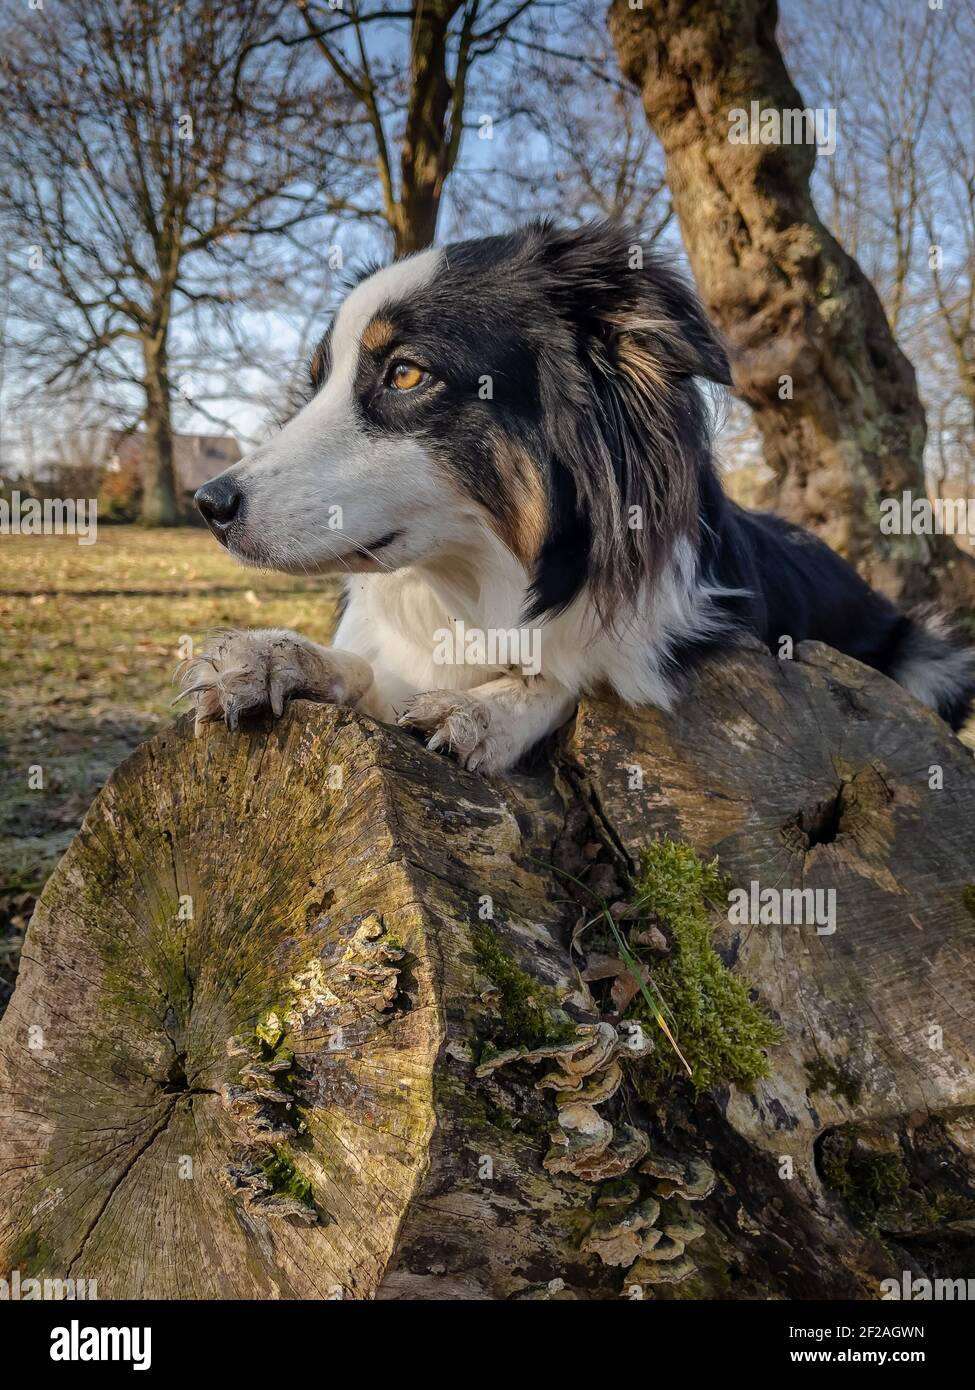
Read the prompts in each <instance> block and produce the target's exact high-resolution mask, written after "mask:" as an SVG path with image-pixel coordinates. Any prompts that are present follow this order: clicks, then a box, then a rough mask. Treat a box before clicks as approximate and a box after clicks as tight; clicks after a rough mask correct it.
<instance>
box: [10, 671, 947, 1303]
mask: <svg viewBox="0 0 975 1390" xmlns="http://www.w3.org/2000/svg"><path fill="white" fill-rule="evenodd" d="M190 725H191V721H190V720H188V719H185V720H182V721H180V723H179V724H177V725H176V726H175V727H173V728H171V729H170V730H168V731H167V732H165V733H163V734H161V735H159V736H158V737H156V738H155V739H153V740H152V741H151V742H149V743H147V744H146V745H144V746H143V747H142V748H141V749H139V750H138V751H137V752H136V754H135V755H134V756H133V757H132V758H131V759H129V761H128V762H126V763H125V764H123V765H122V767H121V768H119V770H118V771H117V772H116V774H115V775H114V777H113V778H112V780H111V781H110V783H109V784H108V785H107V787H106V788H105V789H104V791H103V792H102V793H101V795H100V796H99V798H98V799H97V801H96V802H95V804H94V805H93V807H92V809H91V811H90V812H89V814H88V817H87V818H86V821H85V824H84V826H83V828H82V830H81V831H80V833H79V835H78V837H77V839H76V840H75V842H74V844H73V845H72V847H71V849H70V850H69V852H68V854H67V855H66V856H65V858H64V860H63V861H62V863H61V865H60V866H59V868H58V869H57V871H56V872H55V874H54V875H53V877H52V878H51V880H50V881H49V883H48V885H47V887H46V888H45V890H44V893H43V895H42V898H41V901H40V904H39V906H38V908H37V911H36V912H35V915H34V919H33V921H32V923H31V926H30V930H29V933H28V937H27V941H26V944H25V948H24V956H23V965H22V969H21V974H20V979H19V981H18V984H17V988H16V990H15V993H14V997H13V999H12V1001H11V1004H10V1006H9V1008H8V1010H7V1013H6V1015H5V1016H4V1018H3V1020H2V1022H0V1094H2V1096H3V1098H4V1100H3V1105H2V1111H0V1271H3V1272H4V1274H5V1275H6V1272H7V1271H10V1272H12V1271H14V1270H18V1271H19V1272H20V1273H19V1277H20V1279H21V1281H23V1280H25V1279H27V1278H32V1277H37V1278H43V1277H47V1278H51V1279H54V1278H61V1279H63V1278H66V1277H71V1278H75V1279H88V1280H91V1279H94V1280H96V1281H97V1292H98V1296H99V1297H102V1298H104V1297H109V1296H115V1297H132V1298H145V1297H161V1298H166V1297H177V1298H202V1297H219V1298H252V1297H261V1298H263V1297H269V1296H280V1297H285V1298H298V1297H311V1298H339V1297H345V1298H357V1299H358V1298H374V1297H375V1298H384V1299H389V1298H392V1299H427V1298H431V1299H441V1298H443V1299H508V1298H514V1299H547V1298H556V1299H601V1298H615V1297H621V1296H623V1297H630V1298H639V1297H654V1298H669V1297H688V1296H698V1297H786V1298H789V1297H840V1296H854V1297H864V1298H875V1297H877V1296H878V1293H879V1283H878V1281H879V1280H881V1279H883V1278H895V1279H897V1280H900V1279H901V1277H902V1271H903V1270H905V1269H906V1270H910V1271H913V1272H914V1273H915V1274H922V1273H927V1274H929V1275H938V1276H939V1277H940V1276H941V1275H944V1276H948V1275H950V1274H952V1272H953V1271H957V1272H959V1273H964V1264H965V1260H966V1259H970V1255H971V1248H972V1230H973V1228H975V1227H973V1217H975V1010H973V1008H972V997H971V996H972V980H973V979H975V901H973V900H975V889H972V887H971V886H970V883H969V880H970V876H971V864H972V862H973V857H975V773H973V770H972V767H971V759H970V757H969V756H967V755H966V753H965V751H964V749H963V748H962V747H961V745H960V744H959V743H957V741H956V740H954V739H953V738H952V737H951V735H950V734H949V732H948V730H947V729H946V727H945V726H944V725H943V724H942V723H941V722H940V721H939V720H938V719H937V718H936V717H935V716H934V715H933V714H931V713H930V712H929V711H927V710H925V709H923V708H922V707H921V706H919V705H917V704H916V703H915V702H914V701H913V700H912V699H911V698H910V697H909V696H908V695H906V694H905V693H904V692H903V691H902V690H901V689H900V688H899V687H897V686H894V685H892V684H891V683H890V682H889V681H887V680H886V679H885V678H884V677H882V676H879V675H877V674H875V673H873V672H871V671H867V670H866V669H865V668H863V667H861V666H859V665H857V664H856V663H855V662H852V661H849V660H847V659H845V658H841V657H838V656H836V655H835V654H832V653H829V652H827V651H826V649H824V648H821V647H818V646H816V645H810V646H808V647H802V648H800V649H799V653H798V659H797V660H795V661H781V662H777V661H775V660H774V659H772V658H771V657H770V656H769V655H768V654H767V653H764V652H759V651H752V650H746V651H743V652H742V653H741V654H740V655H738V656H737V657H735V658H734V659H732V660H730V661H727V662H725V663H723V664H720V665H709V666H706V667H705V668H704V669H703V670H702V673H701V675H700V679H699V683H698V688H697V690H696V692H695V694H694V696H693V697H692V698H689V699H688V700H687V701H686V702H685V703H684V704H683V705H682V707H681V709H680V710H679V711H678V712H677V713H675V714H673V715H666V714H663V713H660V712H659V711H654V710H623V709H621V708H619V707H618V706H614V705H610V704H601V703H591V704H587V705H584V706H583V708H582V709H581V710H580V712H579V715H578V717H577V719H576V721H575V724H574V727H573V728H572V729H570V730H568V731H567V732H566V734H565V736H564V740H563V743H562V746H561V748H560V749H559V750H557V751H556V753H555V755H554V757H553V759H552V760H551V761H544V760H542V761H541V762H540V765H539V767H538V768H537V769H536V770H535V771H534V772H533V773H532V774H531V775H522V776H517V777H512V778H508V779H504V780H498V781H496V782H490V783H489V782H486V781H483V780H480V779H479V778H477V777H476V776H473V775H471V774H468V773H465V772H462V771H460V770H458V768H457V767H456V766H455V765H454V764H453V763H451V762H450V761H449V760H447V759H445V758H442V757H440V756H435V755H432V754H429V753H428V752H426V750H424V749H423V748H422V747H421V746H420V745H419V744H418V743H416V742H414V741H412V740H411V739H410V738H409V737H408V736H406V735H405V734H403V733H402V732H400V731H397V730H392V729H388V728H385V727H383V726H379V725H376V724H374V723H372V722H371V721H368V720H365V719H361V718H359V717H358V716H356V715H354V714H352V713H350V712H347V711H343V710H335V709H329V708H321V707H311V706H309V705H307V704H298V705H296V706H295V707H294V708H293V709H291V710H290V711H289V712H288V713H287V715H286V717H285V718H284V719H283V720H282V721H281V722H280V723H278V724H277V725H276V726H274V727H258V728H255V729H253V730H251V731H249V732H244V733H241V734H239V735H237V736H231V735H229V734H228V733H227V732H226V731H224V730H223V729H213V730H212V731H208V732H207V733H206V735H205V736H202V737H201V738H199V739H196V740H194V739H193V738H192V737H191V731H190ZM934 768H938V769H940V774H939V776H938V777H934V774H933V772H932V769H934ZM933 782H937V784H938V786H939V789H938V790H933V789H931V788H932V784H933ZM663 836H669V837H670V846H671V848H673V846H675V845H677V844H678V843H679V842H682V843H684V844H686V845H688V846H690V847H692V848H693V850H694V851H696V852H697V854H699V855H702V856H705V857H710V856H711V855H713V854H714V853H716V852H717V853H719V854H720V856H721V863H722V867H723V869H724V870H725V871H726V872H727V873H729V874H730V875H731V878H732V879H733V881H734V882H735V883H737V884H739V885H742V886H744V887H746V888H747V887H748V885H749V884H750V882H751V880H753V879H760V880H761V881H762V884H763V886H764V885H766V884H768V885H775V886H777V887H792V886H806V887H813V888H827V887H832V888H835V890H836V893H837V910H836V922H835V924H836V930H835V932H833V933H821V932H817V930H816V929H815V927H813V926H810V925H806V926H799V927H796V926H767V925H760V924H752V925H750V926H748V927H747V928H745V929H742V928H740V927H736V926H733V925H732V924H731V922H730V921H729V920H728V918H727V916H726V915H724V914H723V913H721V912H717V913H715V915H714V917H713V920H712V928H713V931H714V933H715V937H714V940H715V945H716V947H717V949H718V952H719V954H720V957H721V960H720V961H717V958H715V960H716V964H717V968H718V976H719V977H718V978H717V979H714V978H712V983H711V986H709V988H711V989H712V990H716V992H715V993H713V995H712V996H711V997H710V998H709V999H708V1010H709V1012H711V1013H714V1012H715V1011H716V1010H717V1009H718V1000H719V996H720V994H721V992H722V981H723V980H724V979H725V976H726V975H730V978H732V979H737V980H740V981H742V982H744V983H745V984H746V985H747V986H748V988H749V990H750V991H751V992H752V996H753V1000H756V1001H758V1002H757V1003H749V1004H748V1005H747V1008H749V1009H752V1008H757V1007H758V1006H759V1005H761V1006H762V1007H764V1008H765V1009H766V1010H768V1011H769V1013H770V1014H771V1016H772V1017H773V1018H774V1019H775V1020H776V1021H777V1024H778V1027H779V1029H780V1030H781V1039H780V1041H778V1042H777V1043H775V1044H774V1045H773V1046H771V1048H770V1050H769V1053H768V1075H767V1077H766V1078H765V1079H764V1080H759V1081H757V1082H754V1083H750V1084H749V1085H748V1086H746V1085H745V1084H743V1083H742V1084H738V1083H729V1082H728V1081H727V1080H723V1079H721V1078H720V1077H719V1078H716V1079H715V1080H714V1081H713V1084H711V1085H710V1086H709V1087H708V1088H707V1089H704V1090H701V1091H700V1092H699V1093H697V1092H695V1090H694V1089H693V1088H692V1086H691V1085H690V1083H689V1082H688V1081H686V1080H682V1079H680V1076H679V1075H676V1074H675V1070H676V1071H678V1072H679V1067H677V1066H676V1054H675V1053H673V1052H672V1050H671V1047H670V1044H669V1043H668V1042H667V1040H666V1038H665V1037H664V1035H663V1033H662V1032H660V1031H659V1030H657V1029H656V1028H655V1027H653V1026H648V1025H647V1024H646V1023H640V1022H638V1021H635V1020H634V1019H633V1018H630V1019H621V1018H620V1016H619V1013H618V1007H624V1004H623V1003H622V1002H621V1001H620V1000H619V999H618V998H617V997H616V996H615V994H613V995H610V993H609V985H610V977H611V976H613V968H609V969H608V974H607V966H606V956H605V954H600V952H599V950H597V949H596V947H595V945H594V937H595V936H596V935H598V933H599V931H600V927H599V923H598V922H597V923H596V925H595V926H594V925H592V924H591V922H592V919H593V917H594V915H595V916H596V917H597V918H599V917H600V914H599V912H598V911H597V910H596V909H595V908H594V906H593V902H592V901H591V900H590V892H593V893H596V894H598V895H599V896H600V897H601V898H603V899H605V900H606V901H608V902H610V903H616V904H618V906H617V907H615V908H614V911H615V913H616V917H617V918H618V920H619V921H620V923H621V926H622V929H623V930H624V931H628V932H629V934H630V943H631V949H632V950H633V951H642V950H643V947H642V946H640V945H639V942H638V938H639V940H641V941H647V942H651V943H654V944H653V945H652V952H653V953H654V954H653V955H652V956H651V957H647V959H648V960H649V962H650V963H649V973H650V975H651V976H652V977H653V978H656V979H659V980H660V981H661V982H663V981H664V979H665V976H664V974H663V973H662V972H663V971H664V969H665V967H667V963H668V962H670V967H671V968H672V967H674V966H675V965H679V964H680V961H679V959H678V957H680V959H683V954H682V953H683V949H684V948H683V946H681V947H680V950H679V951H678V946H677V944H676V943H677V942H678V940H679V935H678V925H679V919H680V916H681V913H682V912H684V907H683V906H682V903H681V902H677V903H676V905H674V904H671V906H670V907H660V908H659V910H658V909H655V910H654V916H653V918H652V920H645V921H641V920H639V919H638V918H637V917H635V916H634V913H635V911H636V909H635V908H634V907H633V906H632V893H633V890H632V888H631V887H630V878H631V876H632V875H634V874H636V873H638V872H639V869H638V861H639V857H640V854H641V851H642V850H643V849H644V848H645V847H646V846H648V845H650V844H651V843H653V842H658V845H659V842H660V840H661V837H663ZM666 852H668V853H669V852H670V850H669V849H668V850H667V851H666ZM681 852H682V853H683V852H684V851H683V850H682V851H681ZM688 853H689V851H688ZM690 858H691V860H692V861H693V862H694V863H697V860H696V859H695V858H694V856H693V855H691V856H690ZM549 866H553V867H549ZM576 880H579V881H585V883H586V884H587V887H586V889H585V890H582V889H580V890H575V889H574V881H576ZM663 887H664V888H665V889H666V892H671V888H670V886H669V881H668V883H667V884H664V885H663ZM576 891H578V896H576V895H575V892H576ZM665 896H666V894H665ZM661 901H663V900H661ZM627 903H629V904H630V906H629V907H627V906H626V904H627ZM628 914H629V915H628ZM587 924H589V925H587ZM641 933H642V935H641ZM722 961H723V964H722V963H721V962H722ZM583 966H585V969H584V970H583V971H582V974H583V975H584V976H585V977H587V979H584V978H582V975H580V969H581V968H582V967H583ZM681 968H685V969H686V968H687V966H686V962H685V965H684V966H682V967H681ZM671 978H672V979H678V978H679V976H672V977H671ZM587 980H588V982H587ZM621 982H622V983H624V984H625V982H626V977H625V975H620V973H619V971H618V970H617V971H616V978H614V979H613V980H612V985H613V989H614V990H615V989H616V988H617V987H618V986H619V985H620V984H621ZM692 985H693V981H692ZM660 987H661V989H662V990H664V992H665V994H666V993H668V992H669V990H670V988H671V986H670V985H667V986H665V985H664V984H663V983H661V986H660ZM742 997H743V998H744V997H746V996H744V995H743V996H742ZM675 998H676V996H673V995H672V996H671V997H670V1002H675ZM675 1007H676V1003H675ZM631 1012H632V1011H631ZM722 1017H723V1015H722ZM673 1021H674V1027H675V1029H676V1030H677V1039H676V1041H677V1044H678V1046H680V1047H681V1048H682V1049H684V1050H685V1051H686V1052H687V1054H688V1055H689V1056H690V1057H692V1058H693V1059H694V1066H695V1068H697V1067H699V1066H702V1067H706V1066H708V1065H709V1064H710V1059H709V1057H708V1056H707V1055H702V1054H701V1051H700V1047H699V1046H698V1044H696V1042H695V1038H694V1036H693V1033H692V1031H691V1030H689V1029H687V1028H685V1027H684V1025H683V1021H682V1019H681V1018H679V1017H678V1016H677V1015H676V1014H675V1015H674V1018H673ZM734 1041H735V1039H734V1038H733V1037H731V1035H730V1034H729V1037H728V1038H726V1039H725V1040H724V1042H723V1043H722V1044H721V1045H722V1046H724V1043H727V1044H728V1045H729V1046H730V1045H731V1044H732V1043H734ZM695 1046H698V1051H697V1052H694V1051H693V1050H692V1049H693V1048H694V1047H695ZM661 1063H666V1064H667V1065H665V1066H660V1065H658V1064H661ZM671 1063H674V1066H671V1065H670V1064H671ZM651 1070H652V1071H653V1072H654V1074H655V1075H656V1077H657V1081H656V1084H655V1085H654V1086H651V1085H649V1084H648V1080H647V1078H648V1077H649V1075H650V1073H651Z"/></svg>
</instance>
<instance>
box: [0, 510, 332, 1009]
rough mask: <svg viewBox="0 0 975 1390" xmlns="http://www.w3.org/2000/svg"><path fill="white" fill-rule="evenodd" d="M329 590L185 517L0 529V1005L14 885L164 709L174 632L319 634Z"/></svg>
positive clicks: (49, 851)
mask: <svg viewBox="0 0 975 1390" xmlns="http://www.w3.org/2000/svg"><path fill="white" fill-rule="evenodd" d="M336 592H337V590H336V587H335V582H334V581H333V580H328V579H324V578H318V577H313V578H303V577H302V578H292V577H290V576H288V575H267V574H262V573H260V572H258V571H256V570H245V569H243V568H242V567H241V566H239V565H238V564H237V563H236V562H235V561H234V560H232V559H231V558H230V556H229V555H227V553H226V552H225V551H224V550H222V549H221V548H220V546H219V545H217V543H216V541H214V540H213V538H212V537H211V536H210V535H209V533H208V532H206V531H203V530H201V529H196V528H192V527H180V528H177V529H174V530H164V531H151V530H145V529H143V528H141V527H137V526H102V527H101V528H100V530H99V532H98V539H97V541H96V542H95V544H94V545H88V546H85V545H79V544H78V543H77V540H76V539H75V538H74V537H71V536H7V535H4V536H0V1007H2V1005H3V1002H4V999H3V994H4V983H5V981H6V983H7V984H9V976H10V971H11V967H10V964H9V958H10V949H9V943H10V939H11V934H12V933H16V932H17V927H16V925H12V918H14V917H17V918H18V920H19V919H20V917H21V916H22V911H21V908H22V903H23V895H31V896H32V895H34V894H36V893H38V892H39V891H40V889H41V887H42V885H43V883H44V881H45V879H46V878H47V876H48V874H49V873H50V872H51V870H52V869H53V867H54V865H55V864H56V863H57V860H58V859H59V858H60V856H61V854H62V853H63V852H64V850H65V849H66V848H67V846H68V844H69V843H70V841H71V838H72V836H73V835H74V833H75V831H76V830H77V828H78V826H79V825H80V823H81V820H82V817H83V816H84V813H85V811H86V809H87V807H88V805H89V804H90V802H91V800H92V797H93V796H94V795H95V793H96V792H97V791H98V789H99V787H100V786H101V785H102V784H103V783H104V781H105V780H106V778H107V777H108V776H109V774H110V773H111V771H112V769H113V768H114V767H116V766H117V764H118V763H119V762H121V761H122V759H123V758H125V757H127V756H128V754H129V753H131V752H132V750H133V749H134V748H135V747H136V745H137V744H139V743H141V742H142V741H143V739H145V738H147V737H149V736H150V735H151V734H153V733H155V732H156V730H157V729H159V728H160V727H161V726H162V725H164V724H166V723H167V722H168V721H169V720H170V719H172V718H173V715H174V713H175V711H174V710H173V708H172V703H171V702H172V699H173V695H174V693H175V692H174V689H173V685H172V675H173V671H174V670H175V668H176V666H177V665H178V663H179V660H180V655H181V653H180V650H179V647H180V642H181V641H182V640H183V639H184V638H185V637H187V636H189V637H191V638H193V639H194V640H195V641H196V642H199V640H200V639H201V638H202V637H204V636H205V635H206V633H207V632H208V631H210V630H211V629H213V628H218V627H228V626H229V627H295V628H298V629H299V630H300V631H302V632H303V633H305V634H306V635H307V636H309V637H312V638H315V639H317V640H318V641H326V640H327V639H328V637H329V636H330V634H331V628H332V622H333V617H334V610H335V595H336ZM31 768H34V769H40V774H39V775H38V773H37V772H35V773H34V774H33V778H32V775H31V772H30V769H31ZM31 780H33V781H34V782H37V781H40V782H41V784H42V785H41V786H40V787H38V788H37V789H32V788H31V785H30V782H31ZM18 895H21V903H20V904H19V905H17V907H16V910H14V908H12V906H11V904H12V903H14V902H15V900H16V898H17V896H18ZM5 927H6V932H5ZM4 940H6V943H7V949H6V950H4V949H2V945H3V942H4Z"/></svg>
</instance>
